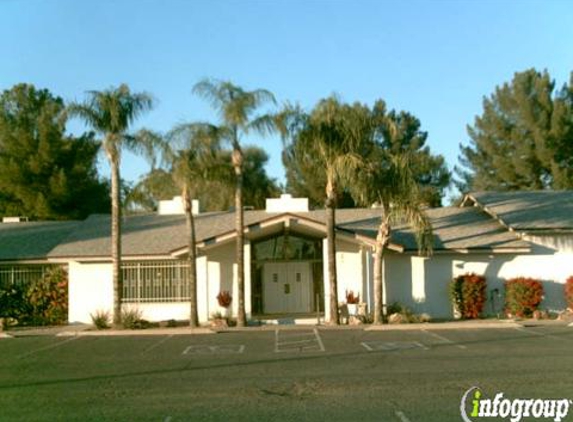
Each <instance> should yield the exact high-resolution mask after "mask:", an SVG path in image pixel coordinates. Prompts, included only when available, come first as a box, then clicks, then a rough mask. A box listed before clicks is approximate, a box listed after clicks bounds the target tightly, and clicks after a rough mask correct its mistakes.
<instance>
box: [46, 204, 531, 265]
mask: <svg viewBox="0 0 573 422" xmlns="http://www.w3.org/2000/svg"><path fill="white" fill-rule="evenodd" d="M427 212H428V215H429V217H430V219H431V221H432V224H433V227H434V234H435V249H437V250H443V249H491V248H527V247H528V246H529V245H528V244H527V243H526V242H523V241H521V240H519V239H518V238H517V237H516V235H515V234H513V233H511V232H509V231H507V230H506V229H505V228H503V227H502V226H501V225H500V224H499V223H498V222H497V221H495V220H494V219H492V218H491V217H489V216H487V215H486V214H485V213H484V212H482V211H481V210H479V209H477V208H454V207H450V208H437V209H432V210H428V211H427ZM296 214H297V215H299V216H300V217H304V218H307V219H310V220H315V221H318V222H324V218H325V212H324V210H316V211H310V212H308V213H296ZM279 215H280V214H270V213H267V212H265V211H246V212H245V225H246V226H248V225H251V224H254V223H257V222H260V221H263V220H267V219H269V218H272V217H273V216H279ZM379 216H380V211H379V210H376V209H342V210H338V211H337V212H336V220H337V226H338V227H339V228H340V229H343V230H348V231H351V232H355V233H357V234H361V235H364V236H368V237H371V238H373V239H374V238H375V236H376V229H377V226H378V223H379V221H380V220H379ZM234 224H235V215H234V213H231V212H225V213H216V214H206V215H200V216H198V217H197V218H196V230H197V240H198V241H202V240H206V239H209V238H212V237H215V236H217V235H221V234H225V233H231V232H232V231H233V230H234ZM122 227H123V228H122V230H123V235H122V251H123V254H124V255H125V256H145V255H147V256H153V255H167V254H170V253H171V252H173V251H175V250H178V249H181V248H184V247H185V246H186V245H187V238H186V227H185V218H184V216H177V215H176V216H158V215H138V216H130V217H126V218H124V220H123V226H122ZM109 233H110V217H109V215H94V216H91V217H89V218H88V219H87V220H85V221H84V222H82V223H81V224H80V225H79V226H78V227H77V229H76V230H74V231H73V233H71V234H70V236H68V237H67V238H66V239H65V240H63V241H62V242H61V243H60V244H59V245H58V246H56V247H55V248H54V249H53V250H52V251H51V252H50V253H49V257H51V258H58V257H59V258H62V257H107V256H109V254H110V248H111V244H110V237H109V236H110V235H109ZM392 240H393V242H394V243H398V244H400V245H402V246H404V247H405V248H406V249H407V250H414V249H416V248H417V246H416V241H415V237H414V235H413V233H412V232H410V231H409V230H408V229H407V228H406V227H397V228H396V229H395V231H394V233H393V238H392Z"/></svg>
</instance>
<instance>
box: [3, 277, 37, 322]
mask: <svg viewBox="0 0 573 422" xmlns="http://www.w3.org/2000/svg"><path fill="white" fill-rule="evenodd" d="M29 314H30V305H29V303H28V301H27V300H26V287H25V286H23V285H21V284H6V285H1V286H0V318H4V319H6V320H8V319H15V320H21V319H23V318H25V317H26V316H27V315H29Z"/></svg>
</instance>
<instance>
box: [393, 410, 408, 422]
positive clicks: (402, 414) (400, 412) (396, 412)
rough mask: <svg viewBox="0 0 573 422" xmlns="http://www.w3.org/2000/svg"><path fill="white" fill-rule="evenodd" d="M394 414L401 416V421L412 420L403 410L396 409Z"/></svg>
mask: <svg viewBox="0 0 573 422" xmlns="http://www.w3.org/2000/svg"><path fill="white" fill-rule="evenodd" d="M394 414H395V415H396V416H398V417H399V418H400V421H401V422H410V419H408V418H407V417H406V415H405V414H404V412H402V411H400V410H396V411H395V412H394Z"/></svg>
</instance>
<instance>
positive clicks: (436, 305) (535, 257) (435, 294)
mask: <svg viewBox="0 0 573 422" xmlns="http://www.w3.org/2000/svg"><path fill="white" fill-rule="evenodd" d="M384 267H385V268H384V273H385V278H386V288H387V298H386V303H387V304H391V303H393V302H399V303H401V304H403V305H406V306H407V307H408V308H410V309H411V310H412V311H414V312H416V313H422V312H425V313H428V314H430V315H431V316H433V317H438V318H444V317H452V316H453V315H452V309H451V304H450V302H449V298H448V283H449V282H450V280H452V279H453V278H454V277H456V276H458V275H461V274H464V273H471V272H473V273H476V274H480V275H485V277H486V280H487V289H488V302H487V303H486V308H485V312H486V313H490V314H492V313H496V312H500V311H501V310H502V308H503V290H504V289H503V283H504V281H505V280H507V279H510V278H514V277H520V276H524V277H533V278H537V279H539V280H541V281H542V282H543V287H544V300H543V302H542V304H541V308H542V309H548V310H562V309H564V308H565V301H564V298H563V284H564V282H565V280H566V279H567V277H569V276H571V275H573V253H563V252H557V253H555V252H554V251H550V250H547V249H546V248H541V247H534V248H533V251H532V253H531V254H495V255H494V254H476V253H474V254H461V253H459V254H436V255H434V256H433V257H431V258H422V257H417V256H411V255H401V254H395V253H388V254H387V256H386V259H385V263H384ZM494 289H498V291H499V292H500V293H501V296H500V297H499V298H497V299H496V300H495V301H496V303H492V301H491V300H490V299H491V292H492V291H493V290H494ZM494 305H495V308H494V307H492V306H494Z"/></svg>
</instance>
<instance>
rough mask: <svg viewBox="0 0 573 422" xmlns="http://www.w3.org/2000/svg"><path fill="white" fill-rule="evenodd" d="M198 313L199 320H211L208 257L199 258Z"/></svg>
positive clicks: (202, 321)
mask: <svg viewBox="0 0 573 422" xmlns="http://www.w3.org/2000/svg"><path fill="white" fill-rule="evenodd" d="M196 261H197V313H198V315H199V322H201V323H204V322H208V321H209V283H208V276H207V257H206V256H200V257H198V258H197V260H196Z"/></svg>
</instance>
